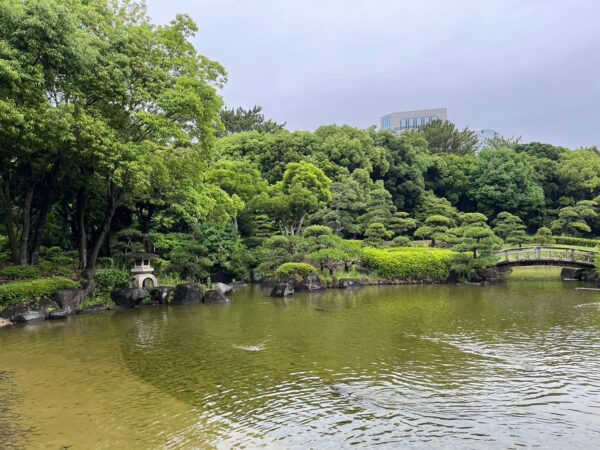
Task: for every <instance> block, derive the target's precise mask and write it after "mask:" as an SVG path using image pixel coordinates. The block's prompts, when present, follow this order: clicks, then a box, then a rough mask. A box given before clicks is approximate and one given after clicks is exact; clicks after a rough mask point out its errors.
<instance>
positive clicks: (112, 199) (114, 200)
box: [86, 182, 122, 277]
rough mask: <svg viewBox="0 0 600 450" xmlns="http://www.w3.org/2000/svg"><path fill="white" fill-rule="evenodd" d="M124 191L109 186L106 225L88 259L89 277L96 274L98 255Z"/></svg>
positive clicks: (97, 237)
mask: <svg viewBox="0 0 600 450" xmlns="http://www.w3.org/2000/svg"><path fill="white" fill-rule="evenodd" d="M121 193H122V191H119V192H115V188H114V186H113V185H112V183H110V182H109V186H108V205H107V207H106V214H105V216H104V223H103V224H102V227H101V228H100V231H99V233H98V235H97V236H96V237H95V239H94V242H93V245H92V246H91V251H90V253H89V254H88V258H87V267H86V271H87V275H88V277H91V276H92V275H94V273H95V272H96V261H97V260H98V255H99V254H100V249H101V248H102V244H103V243H104V239H105V238H106V235H107V234H108V230H109V229H110V224H111V223H112V219H113V217H114V216H115V211H116V210H117V206H118V203H119V201H120V199H121Z"/></svg>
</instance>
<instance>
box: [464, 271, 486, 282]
mask: <svg viewBox="0 0 600 450" xmlns="http://www.w3.org/2000/svg"><path fill="white" fill-rule="evenodd" d="M467 280H468V281H469V282H470V283H481V282H483V277H482V276H481V275H479V273H478V272H477V271H476V270H471V271H470V272H469V274H468V275H467Z"/></svg>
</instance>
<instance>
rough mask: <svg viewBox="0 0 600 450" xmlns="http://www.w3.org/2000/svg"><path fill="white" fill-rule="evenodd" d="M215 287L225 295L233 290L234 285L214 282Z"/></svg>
mask: <svg viewBox="0 0 600 450" xmlns="http://www.w3.org/2000/svg"><path fill="white" fill-rule="evenodd" d="M213 288H214V289H217V290H218V291H219V292H220V293H221V294H223V295H227V294H230V293H231V292H232V291H233V287H231V286H230V285H228V284H225V283H213Z"/></svg>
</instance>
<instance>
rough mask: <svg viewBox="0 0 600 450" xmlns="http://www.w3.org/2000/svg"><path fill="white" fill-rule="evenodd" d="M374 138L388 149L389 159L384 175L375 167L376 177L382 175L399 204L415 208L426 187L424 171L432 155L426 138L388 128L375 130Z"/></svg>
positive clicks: (396, 202) (406, 207)
mask: <svg viewBox="0 0 600 450" xmlns="http://www.w3.org/2000/svg"><path fill="white" fill-rule="evenodd" d="M374 140H375V143H376V144H377V145H378V146H380V147H382V148H384V149H385V150H386V154H387V159H388V163H389V168H388V169H387V171H386V172H385V173H384V174H383V175H382V174H381V173H379V172H378V171H377V170H376V171H375V173H374V179H378V178H382V179H383V181H384V184H385V188H386V189H387V190H388V191H389V192H390V194H392V200H393V201H394V205H395V206H396V208H398V209H404V210H412V209H413V208H414V207H415V206H416V205H417V204H418V203H419V202H420V200H421V196H422V195H423V193H424V190H425V189H424V187H425V181H424V179H423V173H424V172H425V170H426V168H427V166H428V164H429V158H430V156H431V155H430V154H429V150H428V149H427V141H426V140H425V138H424V137H423V136H422V135H420V134H418V133H402V134H401V135H400V136H399V137H398V136H395V135H393V134H392V133H390V132H389V131H379V132H377V133H375V134H374Z"/></svg>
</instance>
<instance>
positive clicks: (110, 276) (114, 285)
mask: <svg viewBox="0 0 600 450" xmlns="http://www.w3.org/2000/svg"><path fill="white" fill-rule="evenodd" d="M130 275H131V274H130V273H129V272H128V271H127V270H124V269H99V270H98V271H97V272H96V274H95V275H94V277H93V284H94V296H95V297H96V296H99V295H100V296H103V295H105V296H108V295H110V293H111V292H112V291H113V290H115V289H120V288H124V287H127V286H128V285H129V277H130Z"/></svg>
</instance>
